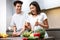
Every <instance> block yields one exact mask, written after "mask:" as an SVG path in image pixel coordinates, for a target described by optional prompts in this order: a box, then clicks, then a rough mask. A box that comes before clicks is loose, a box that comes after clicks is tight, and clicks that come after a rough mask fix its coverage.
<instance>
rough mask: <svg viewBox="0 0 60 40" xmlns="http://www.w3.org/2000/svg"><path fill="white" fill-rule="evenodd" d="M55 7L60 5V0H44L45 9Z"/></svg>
mask: <svg viewBox="0 0 60 40" xmlns="http://www.w3.org/2000/svg"><path fill="white" fill-rule="evenodd" d="M54 7H60V0H44V8H43V9H50V8H54Z"/></svg>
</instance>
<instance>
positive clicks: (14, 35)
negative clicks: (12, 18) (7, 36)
mask: <svg viewBox="0 0 60 40" xmlns="http://www.w3.org/2000/svg"><path fill="white" fill-rule="evenodd" d="M19 35H20V33H19V32H13V34H12V36H13V37H17V36H19Z"/></svg>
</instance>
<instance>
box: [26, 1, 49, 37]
mask: <svg viewBox="0 0 60 40" xmlns="http://www.w3.org/2000/svg"><path fill="white" fill-rule="evenodd" d="M29 7H30V12H29V14H28V15H27V20H26V22H27V23H30V24H31V27H32V30H33V31H34V30H36V29H38V28H40V29H43V28H46V29H47V28H48V21H47V16H46V14H45V13H43V12H41V9H40V7H39V5H38V3H37V2H36V1H33V2H31V3H30V6H29ZM35 27H36V29H35ZM47 36H48V35H47V34H45V37H47Z"/></svg>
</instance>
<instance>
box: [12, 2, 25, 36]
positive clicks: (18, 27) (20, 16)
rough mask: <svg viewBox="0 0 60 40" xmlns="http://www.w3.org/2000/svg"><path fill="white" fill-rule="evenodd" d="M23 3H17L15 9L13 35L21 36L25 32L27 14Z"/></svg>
mask: <svg viewBox="0 0 60 40" xmlns="http://www.w3.org/2000/svg"><path fill="white" fill-rule="evenodd" d="M22 4H23V2H22V1H15V2H14V8H15V11H16V12H15V14H14V15H13V16H12V20H11V26H12V27H13V35H14V36H15V35H16V36H19V35H21V33H22V32H23V30H22V28H23V26H24V24H25V14H24V12H23V11H21V9H22Z"/></svg>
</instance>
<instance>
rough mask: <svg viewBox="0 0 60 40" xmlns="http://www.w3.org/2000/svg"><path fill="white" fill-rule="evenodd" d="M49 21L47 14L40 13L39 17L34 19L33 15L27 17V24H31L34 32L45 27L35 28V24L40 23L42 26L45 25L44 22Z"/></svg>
mask: <svg viewBox="0 0 60 40" xmlns="http://www.w3.org/2000/svg"><path fill="white" fill-rule="evenodd" d="M45 19H47V16H46V14H45V13H40V14H39V15H37V16H36V17H33V16H32V15H29V14H28V15H27V19H26V22H29V23H30V24H31V27H32V29H33V30H36V29H43V27H41V26H38V27H36V28H35V23H36V22H37V21H38V22H40V23H41V24H43V21H44V20H45ZM46 36H48V35H47V33H46V34H45V37H46Z"/></svg>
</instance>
